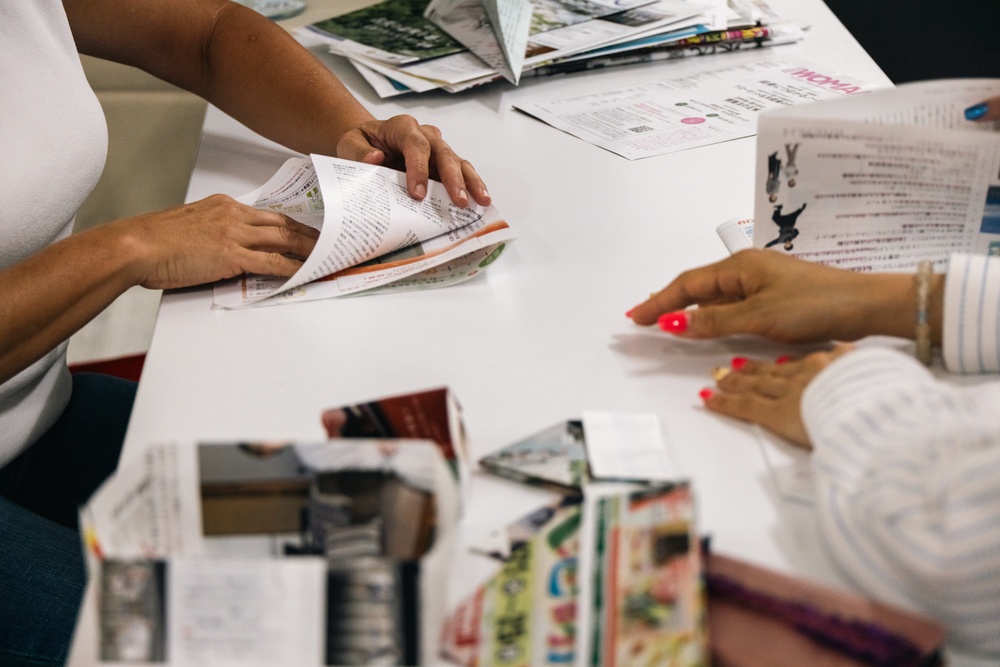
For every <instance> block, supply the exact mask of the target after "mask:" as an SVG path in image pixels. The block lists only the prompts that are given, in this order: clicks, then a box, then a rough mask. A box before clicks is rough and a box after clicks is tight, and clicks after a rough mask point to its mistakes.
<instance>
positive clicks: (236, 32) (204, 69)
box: [64, 0, 372, 155]
mask: <svg viewBox="0 0 1000 667" xmlns="http://www.w3.org/2000/svg"><path fill="white" fill-rule="evenodd" d="M64 5H65V7H66V10H67V14H68V16H69V18H70V25H71V26H72V28H73V34H74V37H75V38H76V40H77V46H78V48H79V49H80V51H81V52H82V53H87V54H89V55H93V56H97V57H100V58H106V59H109V60H114V61H117V62H123V63H126V64H129V65H133V66H136V67H139V68H140V69H144V70H146V71H147V72H149V73H151V74H153V75H154V76H157V77H159V78H161V79H164V80H165V81H169V82H170V83H173V84H175V85H177V86H180V87H181V88H184V89H186V90H190V91H191V92H194V93H196V94H198V95H201V96H202V97H204V98H205V99H207V100H208V101H209V102H211V103H212V104H214V105H216V106H218V107H219V108H220V109H222V110H223V111H225V112H226V113H228V114H230V115H232V116H233V117H234V118H236V119H237V120H239V121H240V122H242V123H244V124H246V125H247V126H248V127H250V128H251V129H253V130H255V131H256V132H259V133H260V134H262V135H264V136H266V137H268V138H269V139H272V140H274V141H277V142H279V143H281V144H283V145H285V146H287V147H289V148H291V149H293V150H296V151H299V152H303V153H309V152H316V153H323V154H327V155H336V147H337V142H338V140H339V139H340V137H341V136H342V135H343V134H344V132H346V131H347V130H349V129H351V128H353V127H355V126H357V125H359V124H360V123H363V122H365V121H369V120H371V119H372V115H371V114H370V113H369V112H368V111H367V110H366V109H365V108H364V107H363V106H362V105H361V104H360V102H358V101H357V100H356V99H355V98H354V96H353V95H351V93H350V92H349V91H348V90H347V89H346V88H345V87H344V85H343V84H342V83H341V82H340V80H339V79H337V77H336V76H335V75H334V74H333V73H332V72H330V70H328V69H327V68H326V67H325V66H324V65H323V64H322V63H320V62H319V61H318V60H317V59H316V58H315V57H314V56H313V55H312V54H311V53H310V52H309V51H308V50H306V49H305V48H303V47H302V46H301V45H299V44H298V43H297V42H296V41H295V40H294V39H293V38H292V37H291V36H290V35H289V34H288V33H287V32H285V31H284V30H283V29H282V28H280V27H278V26H277V25H276V24H275V23H274V22H273V21H269V20H267V19H266V18H264V17H262V16H261V15H260V14H258V13H257V12H255V11H253V10H250V9H248V8H246V7H243V6H241V5H237V4H235V3H230V2H226V1H224V0H144V2H141V3H137V2H134V0H64Z"/></svg>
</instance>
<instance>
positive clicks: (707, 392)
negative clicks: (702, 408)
mask: <svg viewBox="0 0 1000 667" xmlns="http://www.w3.org/2000/svg"><path fill="white" fill-rule="evenodd" d="M713 396H715V392H714V391H712V390H711V389H702V390H701V391H699V392H698V397H699V398H701V400H703V401H707V400H708V399H710V398H712V397H713Z"/></svg>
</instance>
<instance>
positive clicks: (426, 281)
mask: <svg viewBox="0 0 1000 667" xmlns="http://www.w3.org/2000/svg"><path fill="white" fill-rule="evenodd" d="M428 185H429V187H428V191H427V196H426V198H425V199H424V200H423V201H416V200H414V199H413V198H412V197H410V195H409V193H408V192H407V190H406V174H404V173H403V172H400V171H396V170H394V169H389V168H386V167H379V166H375V165H369V164H363V163H360V162H351V161H348V160H341V159H338V158H333V157H327V156H322V155H312V156H310V157H304V158H292V159H290V160H288V161H287V162H285V164H284V165H282V167H281V169H279V170H278V172H277V173H276V174H275V175H274V176H273V177H272V178H271V179H270V180H269V181H268V182H267V183H265V184H264V185H262V186H261V187H260V188H258V189H257V190H254V191H253V192H251V193H250V194H248V195H245V196H243V197H240V198H239V201H240V202H242V203H244V204H247V205H250V206H254V207H255V208H259V209H263V210H268V211H275V212H277V213H282V214H284V215H287V216H288V217H290V218H293V219H295V220H297V221H299V222H301V223H303V224H306V225H309V226H310V227H314V228H316V229H318V230H319V231H320V236H319V239H318V240H317V241H316V247H315V248H314V249H313V251H312V253H311V254H310V255H309V257H308V258H307V259H306V261H305V262H304V263H303V265H302V267H301V268H300V269H299V270H298V271H297V272H296V273H295V275H294V276H292V277H291V278H283V277H276V276H261V275H244V276H240V277H238V278H234V279H231V280H228V281H223V282H220V283H218V284H217V285H216V287H215V295H214V307H216V308H242V307H247V306H252V305H256V304H261V305H270V304H274V303H281V302H287V301H310V300H313V299H324V298H330V297H337V296H344V295H348V294H356V293H358V292H361V291H364V290H372V289H380V290H404V289H420V288H426V287H440V286H444V285H450V284H454V283H457V282H461V281H464V280H468V279H469V278H471V277H473V276H475V275H477V274H478V273H479V272H480V271H481V270H482V269H484V268H485V267H486V266H487V265H489V264H490V263H492V262H493V260H495V259H496V258H497V257H498V256H499V255H500V254H501V253H502V252H503V250H504V248H505V247H506V244H507V243H508V242H510V241H511V240H513V239H514V233H513V231H512V230H511V229H510V227H509V226H508V225H507V222H506V221H505V220H504V219H503V218H502V217H501V216H500V212H499V211H497V209H496V208H495V207H494V206H492V205H491V206H487V207H482V206H479V205H478V204H473V205H470V206H469V207H466V208H460V207H458V206H456V205H455V204H453V203H452V202H451V200H450V198H449V196H448V193H447V191H446V190H445V188H444V186H443V185H442V184H441V183H438V182H436V181H430V182H429V183H428ZM272 297H274V298H272Z"/></svg>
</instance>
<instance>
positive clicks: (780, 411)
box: [702, 391, 812, 449]
mask: <svg viewBox="0 0 1000 667" xmlns="http://www.w3.org/2000/svg"><path fill="white" fill-rule="evenodd" d="M702 399H703V401H704V403H705V407H706V408H708V409H709V410H711V411H712V412H716V413H718V414H721V415H726V416H727V417H733V418H734V419H739V420H741V421H745V422H750V423H751V424H759V425H761V426H763V427H764V428H766V429H767V430H769V431H771V432H773V433H777V434H778V435H779V436H781V437H783V438H786V439H787V440H790V441H791V442H793V443H795V444H796V445H799V446H800V447H803V448H806V449H812V445H811V444H810V441H809V435H808V433H806V430H805V426H804V425H803V423H802V417H801V415H800V413H799V403H800V401H801V394H799V395H797V396H786V397H783V398H778V399H776V398H769V397H766V396H762V395H760V394H729V393H726V392H712V391H709V392H707V393H706V392H703V393H702Z"/></svg>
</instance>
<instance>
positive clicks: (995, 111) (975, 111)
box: [965, 97, 1000, 121]
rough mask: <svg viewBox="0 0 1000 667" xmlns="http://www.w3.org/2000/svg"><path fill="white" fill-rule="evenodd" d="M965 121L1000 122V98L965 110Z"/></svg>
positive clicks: (993, 98) (985, 101) (992, 98)
mask: <svg viewBox="0 0 1000 667" xmlns="http://www.w3.org/2000/svg"><path fill="white" fill-rule="evenodd" d="M965 119H966V120H976V121H987V120H1000V97H991V98H990V99H988V100H983V101H982V102H980V103H979V104H973V105H972V106H971V107H969V108H968V109H966V110H965Z"/></svg>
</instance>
